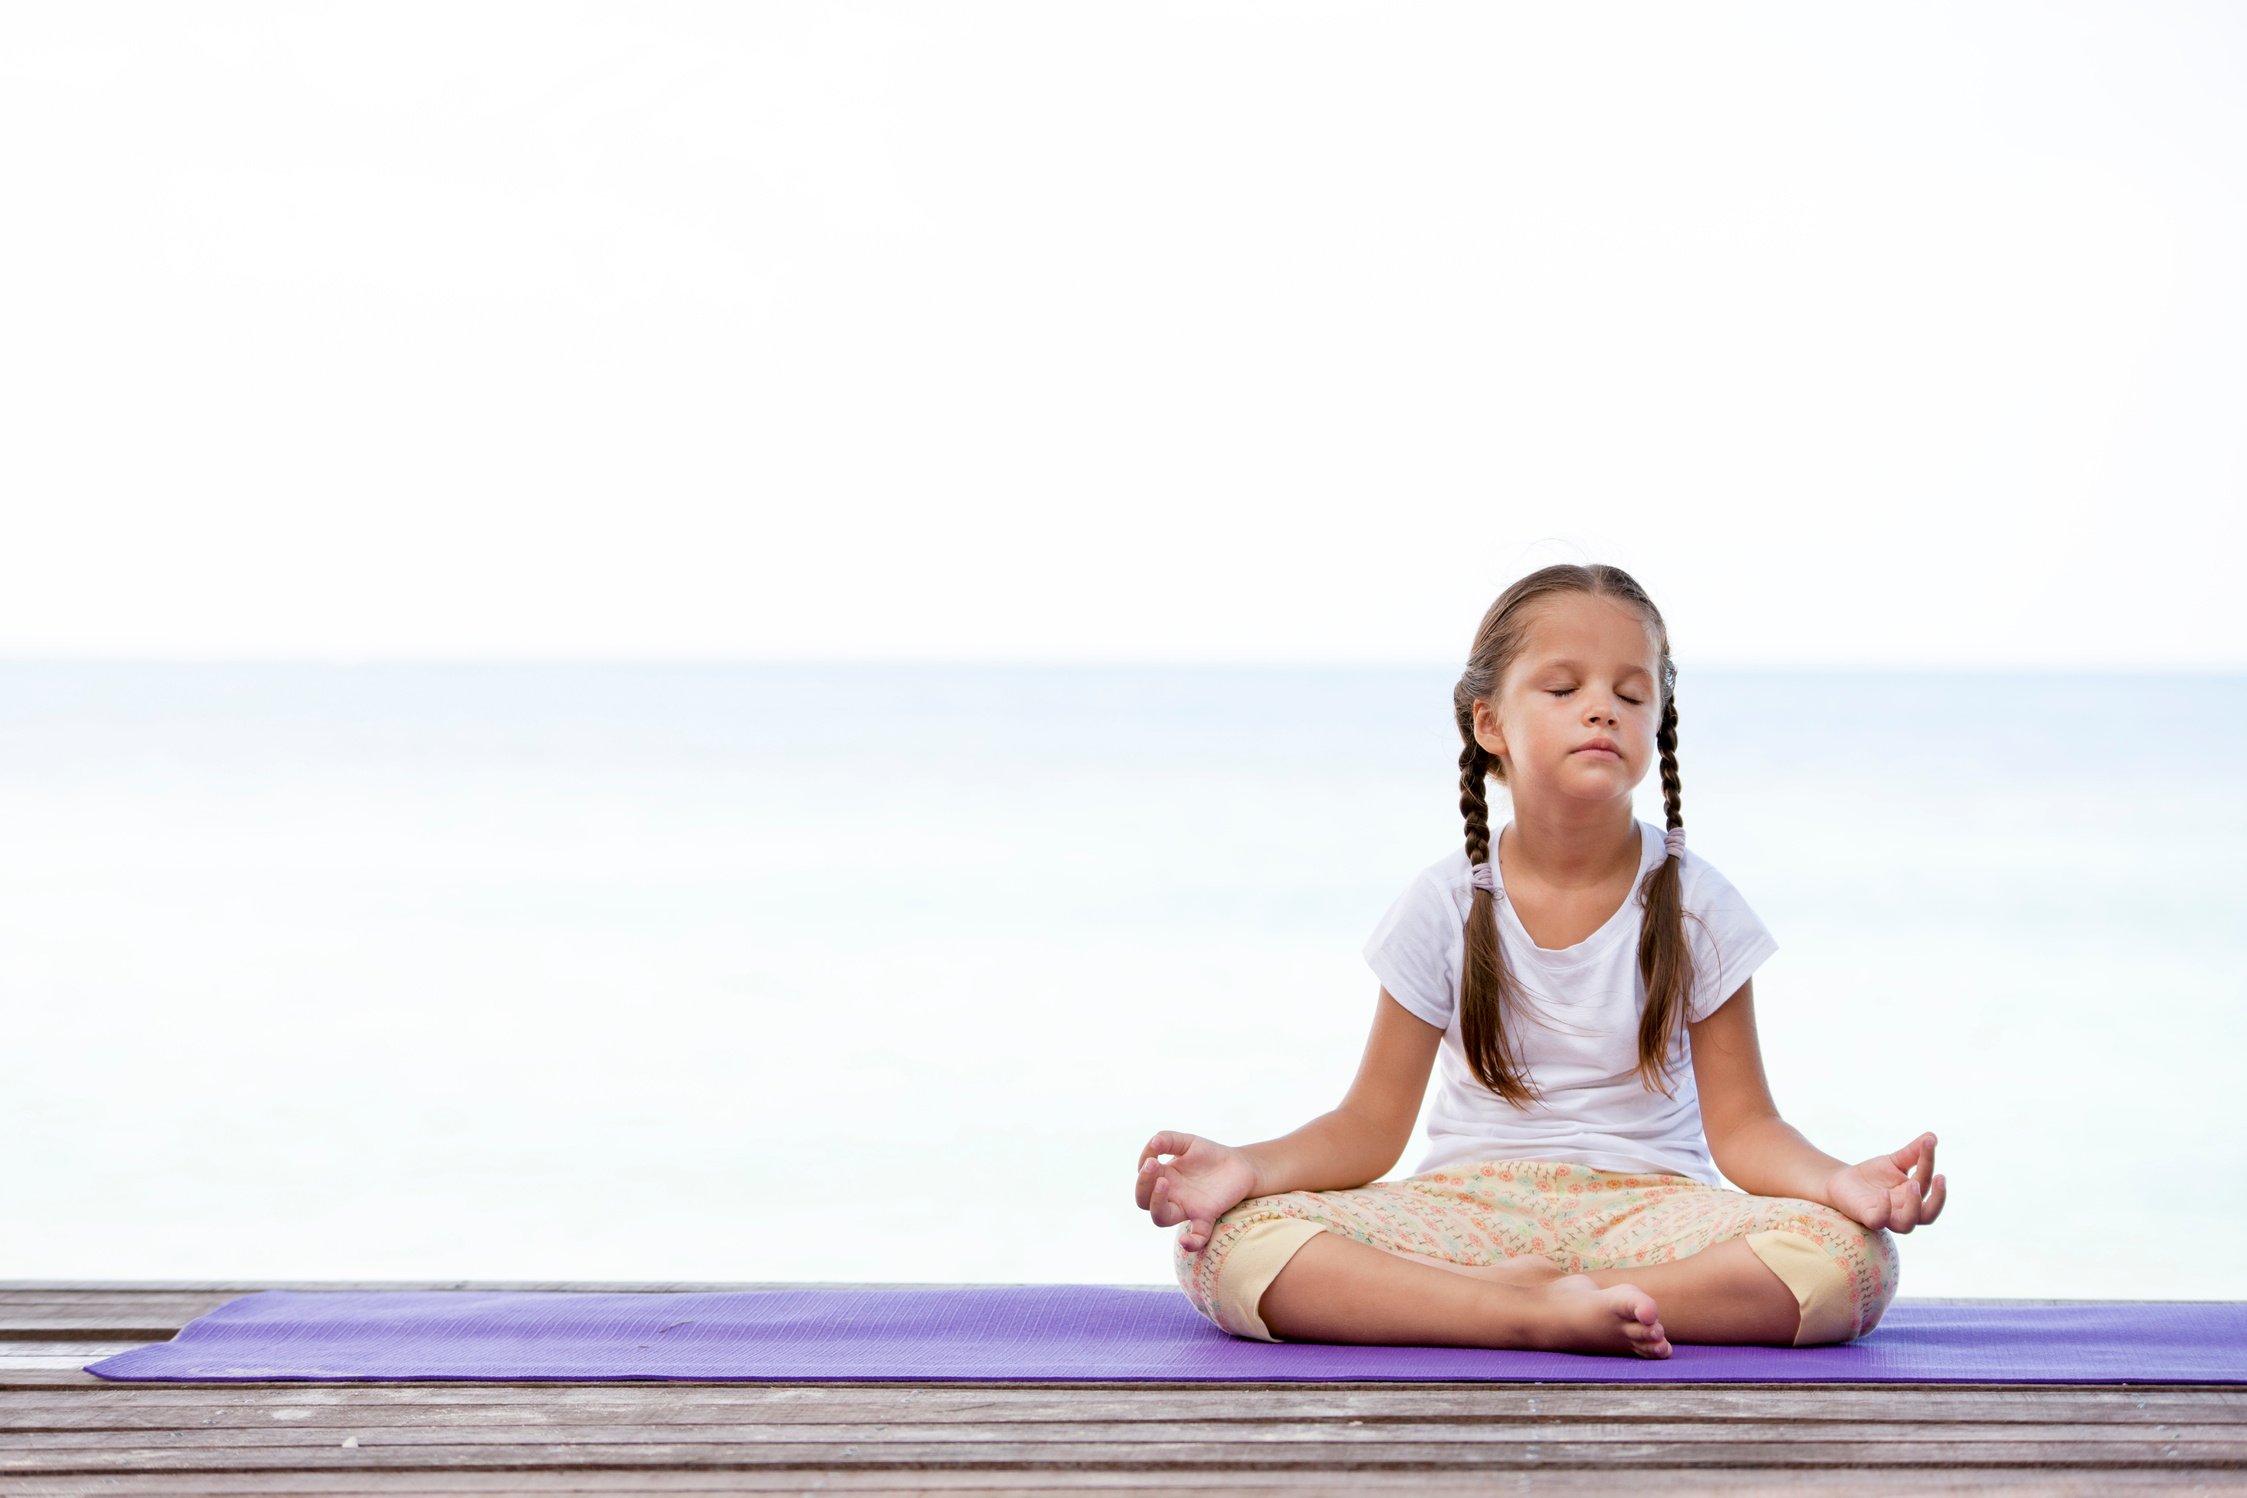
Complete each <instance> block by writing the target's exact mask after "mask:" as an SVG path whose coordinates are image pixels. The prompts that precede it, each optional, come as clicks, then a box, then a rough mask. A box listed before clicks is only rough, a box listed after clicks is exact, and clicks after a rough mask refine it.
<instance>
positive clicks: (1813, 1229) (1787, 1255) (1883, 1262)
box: [1747, 1202, 1901, 1347]
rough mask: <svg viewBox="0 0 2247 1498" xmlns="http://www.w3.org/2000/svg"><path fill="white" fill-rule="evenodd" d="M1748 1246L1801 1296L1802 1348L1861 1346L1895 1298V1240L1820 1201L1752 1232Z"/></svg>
mask: <svg viewBox="0 0 2247 1498" xmlns="http://www.w3.org/2000/svg"><path fill="white" fill-rule="evenodd" d="M1747 1245H1748V1247H1749V1248H1750V1249H1751V1250H1753V1251H1754V1253H1755V1255H1756V1257H1757V1258H1759V1259H1761V1260H1762V1261H1763V1263H1764V1265H1765V1267H1767V1268H1768V1269H1770V1270H1771V1272H1772V1273H1774V1274H1776V1275H1777V1276H1778V1277H1779V1278H1780V1280H1781V1281H1782V1282H1783V1283H1784V1284H1785V1285H1786V1287H1787V1288H1788V1289H1789V1290H1790V1291H1792V1292H1793V1293H1794V1298H1795V1305H1796V1306H1797V1307H1798V1308H1799V1310H1800V1312H1801V1324H1800V1326H1799V1327H1798V1328H1797V1330H1796V1332H1795V1339H1794V1345H1795V1346H1797V1347H1815V1346H1830V1345H1832V1344H1833V1343H1837V1342H1850V1341H1854V1340H1856V1339H1857V1338H1859V1337H1862V1336H1863V1335H1865V1333H1867V1332H1869V1331H1871V1330H1872V1329H1873V1328H1874V1327H1876V1326H1878V1325H1879V1324H1880V1318H1881V1315H1882V1313H1883V1312H1885V1311H1886V1310H1887V1309H1888V1306H1889V1303H1890V1302H1891V1301H1893V1300H1894V1299H1895V1298H1896V1286H1897V1282H1898V1278H1899V1275H1898V1270H1899V1269H1900V1267H1901V1266H1900V1262H1899V1260H1898V1258H1897V1254H1896V1240H1895V1236H1894V1235H1893V1234H1891V1233H1890V1232H1889V1231H1888V1230H1887V1229H1886V1228H1868V1227H1866V1226H1865V1225H1864V1224H1862V1223H1860V1222H1858V1221H1856V1220H1855V1219H1854V1218H1851V1217H1848V1216H1846V1215H1845V1214H1843V1213H1841V1212H1838V1211H1836V1210H1835V1209H1834V1208H1832V1207H1828V1206H1825V1205H1823V1204H1821V1203H1817V1202H1802V1203H1799V1204H1798V1205H1797V1206H1796V1207H1795V1209H1794V1210H1791V1211H1788V1212H1785V1213H1783V1214H1781V1215H1780V1216H1778V1217H1777V1218H1776V1219H1775V1220H1773V1221H1772V1222H1770V1223H1769V1224H1768V1225H1766V1226H1765V1227H1764V1228H1762V1229H1761V1230H1759V1231H1757V1232H1753V1233H1750V1234H1748V1235H1747Z"/></svg>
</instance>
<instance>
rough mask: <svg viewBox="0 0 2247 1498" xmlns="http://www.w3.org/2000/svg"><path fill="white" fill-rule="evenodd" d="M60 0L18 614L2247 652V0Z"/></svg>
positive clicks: (268, 639)
mask: <svg viewBox="0 0 2247 1498" xmlns="http://www.w3.org/2000/svg"><path fill="white" fill-rule="evenodd" d="M0 17H4V20H0V140H5V141H6V142H7V143H8V144H7V145H6V146H5V147H0V193H4V194H5V201H6V202H7V204H8V219H9V223H10V226H11V227H10V231H9V232H8V233H6V234H4V235H0V327H4V328H5V330H6V332H5V337H4V338H0V411H4V412H5V413H6V415H5V418H4V419H5V421H6V423H7V440H6V443H5V449H6V458H5V464H6V467H5V470H4V474H0V477H4V479H5V493H6V494H7V496H8V501H7V502H8V504H9V507H10V514H9V517H8V518H9V526H8V536H9V540H8V544H7V546H6V547H5V548H0V644H4V646H5V648H6V649H7V650H8V651H10V652H12V653H48V652H53V653H76V652H90V651H104V652H119V653H129V654H150V653H155V654H165V655H173V654H196V655H206V654H211V655H244V654H253V655H264V654H289V655H297V654H311V655H327V656H332V655H356V654H362V653H371V654H394V653H411V654H428V655H453V654H458V653H476V654H500V655H519V654H548V653H555V654H563V655H577V656H602V657H608V656H620V655H625V656H630V655H644V654H659V655H672V656H681V655H684V656H696V657H707V656H725V657H732V656H742V655H751V656H759V657H787V658H799V659H801V658H827V657H837V656H848V657H856V658H890V659H895V658H900V657H912V658H958V657H974V658H994V657H995V658H1036V659H1055V660H1061V659H1087V658H1105V659H1117V660H1155V659H1160V660H1195V661H1206V660H1211V659H1227V660H1290V661H1334V660H1348V661H1370V660H1409V661H1431V660H1441V659H1447V658H1448V657H1449V656H1450V654H1451V653H1452V652H1453V651H1455V650H1456V649H1459V648H1461V647H1462V646H1463V643H1464V640H1465V638H1466V634H1467V632H1468V630H1469V629H1470V628H1471V626H1472V623H1473V618H1472V615H1473V614H1474V613H1475V612H1476V611H1477V607H1478V606H1477V605H1475V604H1473V603H1463V600H1474V599H1477V598H1480V597H1482V596H1483V595H1487V594H1489V593H1493V592H1495V591H1496V587H1497V585H1499V584H1501V583H1502V582H1503V581H1504V580H1505V579H1506V578H1508V577H1510V576H1512V575H1515V574H1516V573H1518V572H1519V571H1522V570H1526V567H1527V566H1528V565H1531V564H1533V563H1535V562H1537V561H1542V560H1549V559H1551V558H1550V557H1549V556H1547V555H1546V554H1545V553H1543V552H1537V553H1534V554H1531V555H1525V554H1524V548H1525V547H1527V546H1532V545H1534V544H1536V543H1541V542H1543V541H1545V540H1546V538H1551V537H1559V538H1564V540H1565V541H1566V542H1567V543H1568V545H1567V547H1566V548H1564V550H1563V551H1562V552H1561V553H1560V554H1562V555H1567V556H1574V555H1577V554H1578V552H1579V551H1581V552H1583V553H1587V554H1591V555H1596V556H1599V557H1603V558H1607V559H1610V560H1615V561H1618V562H1620V563H1622V564H1623V565H1626V566H1629V567H1632V568H1634V570H1636V571H1637V572H1638V573H1639V574H1640V576H1641V579H1642V581H1644V582H1646V583H1647V585H1648V586H1649V587H1650V588H1652V589H1653V590H1654V591H1655V595H1656V597H1657V598H1659V599H1661V600H1662V601H1663V605H1664V608H1665V609H1666V611H1667V612H1668V613H1669V615H1670V618H1671V622H1672V623H1673V625H1674V626H1676V627H1677V628H1678V630H1679V631H1680V633H1681V634H1682V635H1684V636H1685V637H1686V638H1689V639H1691V640H1692V641H1693V642H1694V645H1695V649H1696V650H1697V651H1698V652H1699V654H1700V657H1701V659H1702V660H1704V661H1705V662H1710V663H1719V664H1743V665H1745V664H1766V663H1783V664H1792V665H1835V664H1845V663H1868V664H1900V665H1919V664H1940V665H1949V664H1978V663H1993V662H1994V663H2003V664H2015V665H2033V666H2039V667H2045V666H2049V667H2056V668H2063V669H2066V668H2081V667H2092V666H2105V665H2133V666H2134V665H2146V664H2153V663H2163V664H2169V665H2177V666H2187V665H2189V666H2205V667H2223V668H2236V667H2237V666H2239V665H2240V664H2241V663H2242V661H2243V660H2247V639H2243V633H2247V632H2243V631H2242V630H2241V629H2240V628H2239V627H2238V626H2237V624H2236V623H2235V622H2234V620H2235V617H2236V616H2235V614H2234V612H2233V607H2232V602H2231V600H2232V598H2233V595H2234V589H2233V587H2232V583H2231V579H2232V577H2233V568H2234V565H2235V562H2234V558H2235V557H2236V556H2237V554H2238V551H2239V547H2240V544H2241V541H2242V539H2243V526H2247V522H2243V521H2242V519H2241V518H2240V516H2241V513H2242V510H2241V507H2240V505H2239V501H2240V499H2241V497H2242V491H2243V488H2247V483H2243V480H2247V442H2243V440H2242V436H2241V433H2242V430H2243V426H2242V421H2241V413H2242V410H2243V409H2247V363H2243V361H2242V359H2241V356H2240V353H2239V350H2240V349H2241V347H2242V346H2243V345H2247V279H2243V278H2241V277H2240V276H2239V275H2238V273H2237V268H2238V266H2240V265H2242V264H2247V191H2243V190H2242V186H2243V183H2247V91H2243V90H2241V89H2240V88H2239V87H2238V80H2239V79H2240V78H2241V77H2242V76H2243V73H2247V12H2243V11H2242V10H2241V9H2240V8H2239V7H2237V6H2233V5H2227V4H2222V3H2208V4H2202V5H2189V4H2139V3H2130V4H2123V3H2108V4H2091V5H2086V4H2018V5H2010V4H1988V3H1972V4H1964V5H1955V4H1902V5H1891V4H1882V5H1870V4H1844V5H1819V6H1800V5H1787V4H1770V5H1732V4H1693V5H1683V6H1680V5H1610V6H1600V7H1596V8H1591V7H1562V6H1535V7H1532V6H1523V5H1500V6H1491V5H1479V4H1478V5H1416V6H1390V5H1374V4H1357V5H1333V4H1305V3H1292V0H1291V3H1287V4H1255V5H1247V4H1215V5H1211V4H1198V3H1197V4H1179V5H1164V4H1145V3H1133V4H1122V5H1083V4H1053V3H1047V0H1035V3H1023V4H1016V5H995V4H985V3H959V4H945V5H912V4H886V5H864V4H847V3H820V4H794V5H773V4H764V5H722V4H708V5H697V4H667V5H657V6H649V5H627V4H606V5H582V4H581V5H563V4H551V5H547V4H541V5H530V4H521V5H497V4H474V3H469V4H460V3H450V0H448V3H445V4H441V5H428V4H420V5H417V4H382V5H375V4H356V5H354V4H345V5H322V6H309V5H286V4H271V5H257V6H245V5H229V4H218V3H209V4H198V5H193V6H170V5H153V4H152V5H140V6H131V5H103V6H97V7H89V6H54V5H37V4H29V3H25V4H14V5H10V6H8V7H7V8H6V9H5V10H4V11H0Z"/></svg>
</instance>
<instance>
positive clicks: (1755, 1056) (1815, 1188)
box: [1687, 978, 1945, 1233]
mask: <svg viewBox="0 0 2247 1498" xmlns="http://www.w3.org/2000/svg"><path fill="white" fill-rule="evenodd" d="M1687 1028H1688V1031H1689V1033H1690V1034H1691V1036H1692V1039H1693V1085H1694V1088H1695V1090H1696V1091H1698V1092H1699V1093H1700V1095H1701V1131H1702V1133H1703V1134H1704V1135H1705V1136H1707V1138H1708V1141H1709V1155H1710V1157H1711V1158H1712V1159H1714V1160H1715V1161H1716V1168H1717V1169H1718V1170H1721V1171H1723V1172H1724V1176H1725V1179H1727V1180H1729V1181H1731V1182H1732V1183H1733V1184H1734V1185H1736V1186H1738V1187H1739V1188H1740V1189H1741V1190H1742V1191H1746V1192H1748V1193H1750V1194H1751V1195H1755V1196H1788V1197H1795V1198H1798V1199H1800V1200H1802V1201H1808V1202H1817V1203H1818V1204H1820V1205H1821V1206H1827V1207H1831V1208H1833V1209H1834V1210H1835V1211H1837V1212H1839V1213H1841V1214H1842V1215H1843V1216H1845V1217H1847V1218H1849V1219H1850V1220H1851V1221H1853V1222H1858V1223H1862V1224H1863V1225H1864V1226H1866V1227H1869V1228H1888V1229H1891V1230H1893V1231H1895V1232H1899V1233H1908V1232H1910V1231H1911V1230H1912V1229H1913V1228H1914V1227H1917V1226H1920V1225H1923V1224H1925V1223H1930V1222H1933V1221H1934V1220H1935V1216H1936V1214H1937V1213H1939V1212H1941V1211H1942V1210H1943V1202H1944V1199H1945V1183H1944V1180H1943V1178H1942V1177H1941V1176H1939V1175H1936V1174H1935V1136H1934V1135H1932V1134H1922V1135H1920V1136H1919V1137H1918V1138H1917V1139H1915V1140H1913V1141H1912V1142H1911V1143H1910V1144H1907V1145H1905V1146H1904V1147H1903V1148H1902V1149H1900V1150H1896V1151H1894V1152H1893V1153H1890V1154H1886V1155H1875V1156H1873V1157H1872V1158H1871V1159H1870V1160H1864V1161H1860V1162H1859V1163H1857V1164H1855V1165H1850V1164H1848V1163H1846V1162H1844V1161H1841V1160H1836V1159H1835V1158H1834V1157H1833V1156H1831V1155H1829V1154H1827V1153H1826V1152H1825V1151H1824V1150H1822V1149H1819V1148H1817V1147H1816V1146H1815V1145H1813V1144H1811V1142H1810V1141H1809V1140H1807V1139H1805V1138H1803V1137H1802V1135H1801V1134H1800V1133H1799V1132H1798V1131H1797V1130H1796V1129H1795V1127H1794V1126H1793V1125H1792V1124H1790V1123H1788V1122H1787V1121H1786V1120H1785V1119H1783V1118H1781V1117H1780V1116H1779V1109H1778V1106H1777V1105H1776V1104H1775V1103H1773V1102H1772V1101H1771V1087H1770V1084H1769V1083H1768V1082H1766V1081H1765V1080H1764V1076H1763V1047H1762V1044H1761V1042H1760V1041H1758V1040H1757V1038H1756V1033H1755V980H1754V979H1752V978H1751V979H1749V980H1748V981H1747V982H1745V983H1743V984H1741V985H1740V991H1739V992H1738V993H1736V994H1734V995H1733V996H1732V997H1731V998H1729V999H1727V1000H1725V1002H1724V1003H1723V1004H1722V1005H1721V1006H1719V1008H1718V1009H1717V1011H1716V1013H1714V1014H1712V1015H1710V1016H1709V1017H1708V1018H1707V1019H1705V1020H1703V1021H1701V1023H1699V1024H1697V1025H1690V1026H1688V1027H1687Z"/></svg>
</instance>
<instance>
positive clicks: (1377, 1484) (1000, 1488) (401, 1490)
mask: <svg viewBox="0 0 2247 1498" xmlns="http://www.w3.org/2000/svg"><path fill="white" fill-rule="evenodd" d="M370 1484H373V1485H370ZM1225 1486H1226V1489H1227V1491H1228V1492H1252V1493H1266V1492H1269V1493H1285V1494H1288V1495H1290V1498H1294V1495H1317V1498H1357V1495H1361V1494H1365V1493H1411V1494H1415V1495H1417V1494H1427V1495H1429V1498H1454V1495H1457V1498H1465V1495H1469V1494H1472V1495H1476V1498H1487V1495H1488V1494H1489V1493H1490V1492H1491V1491H1492V1484H1490V1483H1488V1482H1486V1481H1482V1480H1480V1479H1477V1478H1474V1477H1460V1476H1454V1475H1446V1474H1431V1473H1414V1472H1383V1471H1360V1472H1353V1473H1350V1474H1348V1475H1347V1476H1336V1477H1327V1476H1324V1475H1321V1474H1305V1473H1292V1472H1282V1473H1255V1472H1242V1473H1228V1474H1227V1475H1226V1482H1225ZM1505 1486H1506V1489H1507V1490H1508V1491H1511V1492H1521V1493H1540V1494H1549V1495H1554V1498H1614V1494H1615V1493H1616V1492H1617V1491H1618V1490H1619V1487H1620V1486H1627V1487H1628V1488H1629V1489H1630V1490H1633V1491H1645V1492H1651V1493H1658V1494H1662V1495H1664V1498H1670V1495H1676V1498H1719V1495H1723V1498H1798V1495H1800V1494H1801V1493H1802V1492H1803V1483H1802V1478H1801V1476H1800V1475H1799V1474H1794V1473H1768V1472H1742V1473H1738V1474H1733V1475H1720V1474H1711V1473H1709V1472H1706V1471H1700V1470H1679V1469H1675V1468H1638V1469H1635V1470H1633V1471H1632V1472H1631V1473H1630V1474H1629V1476H1628V1479H1627V1482H1624V1483H1619V1475H1618V1474H1616V1473H1613V1472H1532V1473H1524V1474H1521V1475H1520V1476H1519V1477H1518V1478H1516V1479H1514V1480H1512V1481H1509V1482H1508V1483H1506V1484H1505ZM1178 1487H1179V1476H1178V1474H1177V1473H1175V1472H1167V1471H1165V1472H1145V1473H1129V1472H1105V1471H1093V1472H1071V1471H1068V1470H1066V1469H1062V1470H1046V1471H1038V1472H1028V1473H1020V1472H1010V1471H1006V1470H1004V1469H990V1468H984V1469H973V1468H960V1469H954V1470H947V1471H938V1472H915V1473H912V1474H910V1475H909V1476H907V1477H903V1478H901V1477H900V1475H899V1474H894V1473H878V1472H847V1471H844V1472H831V1471H823V1470H815V1469H794V1470H790V1469H787V1468H769V1469H760V1470H756V1471H733V1472H728V1471H718V1470H713V1471H702V1472H696V1471H682V1472H662V1471H651V1472H635V1473H631V1474H628V1475H627V1474H618V1473H609V1472H567V1471H558V1470H553V1469H548V1470H545V1471H540V1472H521V1473H518V1472H387V1473H380V1474H375V1473H346V1472H338V1473H318V1472H272V1473H241V1474H225V1475H219V1474H203V1473H185V1472H182V1473H164V1474H145V1475H143V1474H126V1473H120V1474H115V1475H105V1476H102V1477H98V1478H72V1477H64V1478H49V1477H39V1478H17V1479H10V1478H5V1477H0V1495H6V1498H83V1495H90V1494H95V1493H104V1494H117V1495H123V1498H131V1495H138V1494H150V1495H171V1494H179V1495H181V1498H200V1495H204V1494H242V1495H245V1498H376V1495H386V1494H406V1493H410V1494H414V1495H416V1498H470V1495H487V1494H494V1493H508V1494H514V1493H536V1494H546V1493H552V1494H568V1495H571V1498H625V1495H629V1494H645V1493H713V1492H724V1493H762V1492H780V1493H806V1492H813V1491H819V1492H836V1493H852V1494H857V1495H863V1498H883V1495H898V1498H903V1495H923V1494H943V1495H946V1498H976V1495H990V1498H999V1495H1009V1498H1011V1495H1017V1494H1026V1493H1053V1492H1069V1493H1079V1492H1159V1493H1165V1494H1171V1493H1175V1492H1177V1490H1178ZM1914 1490H1915V1491H1928V1492H1936V1491H1939V1492H1942V1493H1947V1494H1970V1495H1973V1498H2106V1495H2110V1494H2112V1495H2119V1498H2133V1495H2137V1494H2174V1493H2204V1494H2211V1495H2219V1498H2235V1495H2240V1494H2247V1478H2242V1477H2240V1476H2239V1475H2238V1474H2222V1473H2194V1472H2184V1471H2145V1472H2125V1471H2119V1470H2113V1469H2109V1470H2105V1471H2100V1472H2088V1473H2074V1472H2066V1471H2048V1472H2040V1473H2034V1474H2028V1475H2025V1476H2024V1475H2023V1474H2021V1473H2015V1472H1991V1471H1974V1470H1968V1471H1962V1472H1946V1473H1944V1474H1943V1476H1942V1479H1941V1486H1940V1488H1935V1487H1932V1486H1927V1487H1924V1488H1922V1487H1919V1486H1916V1485H1915V1488H1914ZM1817 1491H1818V1492H1819V1493H1821V1494H1826V1493H1831V1494H1836V1495H1842V1498H1860V1495H1862V1498H1872V1495H1876V1494H1877V1495H1881V1498H1888V1495H1892V1494H1894V1493H1895V1492H1896V1491H1897V1479H1896V1476H1895V1474H1893V1473H1878V1472H1848V1471H1840V1470H1833V1471H1824V1472H1820V1473H1819V1474H1818V1476H1817Z"/></svg>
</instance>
